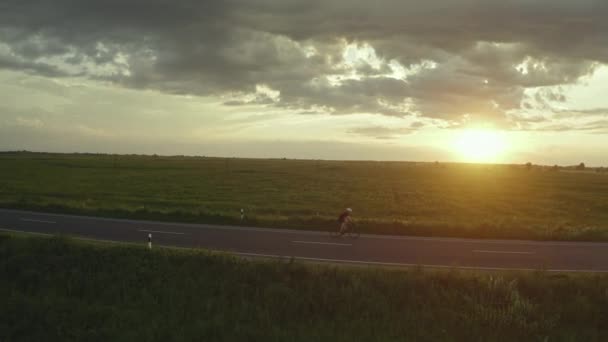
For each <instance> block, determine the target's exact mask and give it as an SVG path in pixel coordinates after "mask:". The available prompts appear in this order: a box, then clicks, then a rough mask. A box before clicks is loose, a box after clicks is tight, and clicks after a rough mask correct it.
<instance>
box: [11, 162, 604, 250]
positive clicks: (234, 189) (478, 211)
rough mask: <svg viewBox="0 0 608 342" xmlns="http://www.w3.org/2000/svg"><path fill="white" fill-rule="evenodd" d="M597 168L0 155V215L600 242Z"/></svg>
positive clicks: (601, 193) (601, 177) (600, 202)
mask: <svg viewBox="0 0 608 342" xmlns="http://www.w3.org/2000/svg"><path fill="white" fill-rule="evenodd" d="M406 157H407V156H404V158H406ZM603 171H604V170H603V169H591V168H589V167H587V168H583V169H581V168H580V167H573V168H570V169H564V168H560V167H558V166H554V167H540V166H534V165H532V164H528V165H525V164H522V165H475V164H444V163H408V162H373V161H357V162H350V161H316V160H279V159H275V160H255V159H235V158H205V157H160V156H134V155H128V156H127V155H93V154H46V153H0V179H1V181H0V207H4V208H18V209H32V210H40V211H48V212H62V213H73V214H84V215H96V216H110V217H125V218H139V219H151V220H168V221H183V222H199V223H219V224H246V225H250V226H265V227H276V228H296V229H318V230H325V229H330V228H334V229H335V221H336V217H337V215H338V214H339V212H340V211H341V210H342V209H343V208H345V207H352V208H353V209H354V215H355V216H354V217H355V219H357V221H358V223H359V227H360V229H361V230H362V231H363V232H367V233H380V234H408V235H426V236H455V237H481V238H520V239H562V240H604V241H606V240H608V173H606V172H603ZM241 209H244V213H245V217H244V218H243V220H241Z"/></svg>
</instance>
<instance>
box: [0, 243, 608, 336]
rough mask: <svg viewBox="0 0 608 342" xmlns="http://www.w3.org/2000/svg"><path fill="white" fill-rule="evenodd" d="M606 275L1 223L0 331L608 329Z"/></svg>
mask: <svg viewBox="0 0 608 342" xmlns="http://www.w3.org/2000/svg"><path fill="white" fill-rule="evenodd" d="M607 287H608V276H607V275H606V274H593V275H592V274H549V273H544V272H526V273H520V272H518V273H511V272H505V273H486V272H465V271H458V270H442V271H432V270H425V269H410V270H386V269H380V268H361V267H359V268H356V267H338V266H329V265H306V264H301V263H298V262H293V263H292V262H289V261H245V260H241V259H237V258H236V257H229V256H226V255H222V254H217V253H209V252H204V251H200V250H185V249H164V248H155V249H153V250H152V251H149V250H147V249H146V248H145V247H143V246H133V245H122V244H121V245H116V244H104V243H98V242H95V243H93V242H81V241H74V240H71V239H64V238H60V237H59V238H58V237H54V238H32V237H23V235H18V236H15V235H11V234H5V233H0V340H2V341H195V340H201V341H484V342H485V341H589V342H593V341H598V342H599V341H606V340H608V325H606V317H608V293H607V292H606V288H607Z"/></svg>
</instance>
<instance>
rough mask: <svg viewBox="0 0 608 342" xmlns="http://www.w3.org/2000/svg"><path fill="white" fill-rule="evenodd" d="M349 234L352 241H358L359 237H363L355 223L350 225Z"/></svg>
mask: <svg viewBox="0 0 608 342" xmlns="http://www.w3.org/2000/svg"><path fill="white" fill-rule="evenodd" d="M347 234H348V237H350V238H352V239H358V238H359V236H360V235H361V233H360V232H359V229H357V225H356V224H354V223H351V224H350V227H349V228H348V232H347Z"/></svg>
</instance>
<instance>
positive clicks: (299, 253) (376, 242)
mask: <svg viewBox="0 0 608 342" xmlns="http://www.w3.org/2000/svg"><path fill="white" fill-rule="evenodd" d="M0 230H5V231H23V232H35V233H44V234H57V233H62V234H68V235H74V236H77V237H82V238H90V239H99V240H111V241H126V242H141V243H147V238H148V234H152V241H153V244H154V245H163V246H178V247H195V248H196V247H200V248H207V249H212V250H221V251H227V252H231V253H234V254H238V255H243V256H260V257H288V258H289V257H294V258H295V259H300V260H311V261H320V262H338V263H353V264H369V265H386V266H414V265H420V266H427V267H459V268H471V269H488V270H503V269H518V270H536V269H544V270H547V271H562V272H565V271H568V272H570V271H572V272H608V243H591V242H539V241H521V240H475V239H456V238H424V237H409V236H386V235H367V234H362V235H361V236H360V237H359V238H358V239H352V238H347V237H342V238H332V237H330V236H329V234H327V233H324V232H312V231H298V230H282V229H264V228H250V227H235V226H218V225H209V224H183V223H167V222H152V221H135V220H122V219H109V218H98V217H85V216H71V215H60V214H46V213H37V212H29V211H18V210H7V209H0Z"/></svg>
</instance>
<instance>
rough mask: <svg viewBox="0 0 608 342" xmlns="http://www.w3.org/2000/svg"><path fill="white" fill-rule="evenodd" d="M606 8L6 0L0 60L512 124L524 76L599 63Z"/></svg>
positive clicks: (297, 106)
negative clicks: (269, 92) (268, 90)
mask: <svg viewBox="0 0 608 342" xmlns="http://www.w3.org/2000/svg"><path fill="white" fill-rule="evenodd" d="M606 17H608V3H607V2H606V1H603V0H581V1H576V2H574V1H570V0H538V1H531V0H515V1H498V0H487V1H472V0H451V1H439V0H431V1H425V2H424V3H420V2H411V1H403V2H399V1H389V0H384V1H380V2H369V1H362V0H348V1H347V0H328V1H320V0H313V1H296V0H226V1H214V0H206V1H198V0H197V1H195V0H188V1H176V2H168V1H164V0H147V1H141V0H123V1H118V0H105V1H102V0H79V1H76V0H57V1H52V2H51V1H33V0H6V1H3V2H2V3H1V4H0V68H4V69H12V70H22V71H24V72H28V73H33V74H39V75H44V76H48V77H62V76H82V77H89V78H92V79H100V80H105V81H110V82H113V83H115V84H117V85H120V86H123V87H129V88H135V89H156V90H160V91H163V92H166V93H171V94H192V95H204V96H221V97H222V98H226V99H227V100H226V101H224V102H225V103H226V104H227V105H233V106H234V105H245V104H247V105H250V104H257V105H264V106H276V107H279V108H288V109H294V110H297V111H301V112H321V113H333V114H352V113H379V114H384V115H389V116H398V117H403V116H419V117H427V118H434V119H439V120H442V121H445V122H447V123H450V124H458V123H460V122H463V120H464V121H480V122H493V123H495V124H496V125H499V126H503V127H513V126H514V125H515V124H516V123H517V122H514V121H513V120H515V119H514V117H513V116H509V113H510V112H512V111H517V110H520V109H522V106H523V108H524V109H525V108H527V107H529V106H531V105H530V104H529V103H528V104H526V101H527V100H529V99H528V97H527V96H526V89H530V88H536V87H548V86H559V85H564V84H573V83H576V82H578V80H579V79H581V77H583V76H587V75H590V74H592V73H593V71H594V70H595V69H596V68H597V67H598V65H601V64H605V63H608V48H607V46H608V21H606V20H605V18H606ZM345 51H346V52H347V53H345ZM261 86H263V87H267V88H268V89H272V90H273V91H276V92H277V94H278V95H277V96H274V97H270V96H267V94H266V95H265V94H260V92H259V91H258V89H259V87H261ZM539 96H541V99H542V98H545V99H547V100H548V101H563V100H565V99H564V98H562V97H561V96H562V95H561V94H560V93H547V94H543V95H539Z"/></svg>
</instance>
